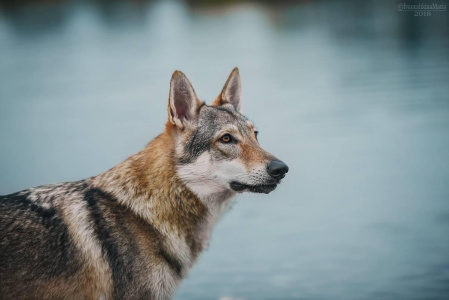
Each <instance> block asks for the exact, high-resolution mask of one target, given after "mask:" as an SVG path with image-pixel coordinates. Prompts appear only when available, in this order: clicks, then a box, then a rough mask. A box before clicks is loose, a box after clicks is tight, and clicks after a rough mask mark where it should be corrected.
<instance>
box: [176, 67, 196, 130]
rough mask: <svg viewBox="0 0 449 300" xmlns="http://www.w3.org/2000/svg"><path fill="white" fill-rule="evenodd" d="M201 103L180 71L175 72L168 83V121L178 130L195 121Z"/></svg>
mask: <svg viewBox="0 0 449 300" xmlns="http://www.w3.org/2000/svg"><path fill="white" fill-rule="evenodd" d="M200 105H201V101H200V100H198V98H197V97H196V94H195V91H194V89H193V87H192V84H191V83H190V81H189V80H188V79H187V77H186V75H184V74H183V73H182V72H181V71H175V72H174V73H173V75H172V77H171V81H170V96H169V99H168V119H169V120H170V122H171V123H172V124H174V125H176V126H178V127H180V128H184V127H185V126H186V124H188V123H189V122H191V121H194V120H196V118H197V116H198V111H197V110H198V107H199V106H200Z"/></svg>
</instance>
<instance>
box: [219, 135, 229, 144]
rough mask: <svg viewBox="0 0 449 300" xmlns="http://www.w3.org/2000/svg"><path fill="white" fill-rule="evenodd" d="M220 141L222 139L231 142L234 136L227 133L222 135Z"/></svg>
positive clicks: (224, 141)
mask: <svg viewBox="0 0 449 300" xmlns="http://www.w3.org/2000/svg"><path fill="white" fill-rule="evenodd" d="M220 141H222V142H223V143H229V142H230V141H232V137H231V135H230V134H225V135H224V136H222V137H221V139H220Z"/></svg>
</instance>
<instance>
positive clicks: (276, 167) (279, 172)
mask: <svg viewBox="0 0 449 300" xmlns="http://www.w3.org/2000/svg"><path fill="white" fill-rule="evenodd" d="M267 171H268V174H270V176H271V177H273V178H274V179H282V178H284V176H285V173H287V172H288V166H287V165H286V164H285V163H284V162H282V161H280V160H273V161H271V162H270V163H269V164H268V166H267Z"/></svg>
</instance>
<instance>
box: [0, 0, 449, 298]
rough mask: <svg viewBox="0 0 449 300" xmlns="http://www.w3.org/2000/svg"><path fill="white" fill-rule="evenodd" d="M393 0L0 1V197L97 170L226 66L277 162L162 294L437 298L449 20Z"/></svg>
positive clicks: (445, 224)
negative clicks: (276, 182)
mask: <svg viewBox="0 0 449 300" xmlns="http://www.w3.org/2000/svg"><path fill="white" fill-rule="evenodd" d="M398 3H400V2H395V1H365V2H362V1H303V2H294V1H290V2H283V1H280V2H279V1H278V2H274V1H273V2H269V1H265V2H236V1H234V2H231V3H229V2H227V1H220V3H215V2H210V1H209V2H208V1H187V2H184V1H128V2H125V1H118V0H114V1H42V2H35V1H34V2H33V1H29V2H22V1H11V0H10V1H2V2H0V140H1V144H0V145H1V147H0V170H1V172H0V194H7V193H12V192H15V191H18V190H21V189H25V188H28V187H32V186H36V185H41V184H46V183H55V182H61V181H72V180H78V179H82V178H86V177H90V176H92V175H95V174H98V173H100V172H102V171H104V170H107V169H108V168H110V167H112V166H114V165H116V164H117V163H119V162H120V161H122V160H124V159H125V158H127V157H128V156H129V155H131V154H133V153H135V152H137V151H139V150H140V149H142V148H143V147H144V145H145V144H146V143H147V142H149V141H150V140H151V139H152V138H153V137H155V136H156V135H157V134H159V133H160V132H161V131H162V130H163V127H164V123H165V121H166V118H167V112H166V108H167V97H168V87H169V80H170V76H171V73H172V72H173V71H174V70H175V69H180V70H182V71H183V72H185V73H186V74H187V76H188V77H189V78H190V80H191V81H192V83H193V85H194V87H195V89H196V91H197V93H198V95H199V97H201V98H202V99H205V100H207V101H209V103H210V101H211V100H212V99H214V98H215V96H217V95H218V93H219V91H220V90H221V88H222V86H223V84H224V82H225V80H226V78H227V76H228V74H229V72H230V71H231V70H232V68H233V67H235V66H238V67H239V68H240V72H241V76H242V81H243V88H244V92H243V93H244V97H243V101H244V103H243V110H244V113H245V114H246V115H247V116H249V117H250V118H251V119H252V120H253V121H254V122H255V123H256V125H257V126H258V128H259V131H260V135H259V136H260V142H261V144H262V146H264V147H265V148H266V149H267V150H269V151H271V152H272V153H274V154H275V155H277V156H278V157H279V158H281V159H282V160H284V161H285V162H287V164H288V165H289V166H290V172H289V174H288V176H287V177H286V179H285V180H284V182H283V183H282V184H281V185H280V186H279V188H278V189H277V190H276V191H275V192H273V193H271V194H269V195H249V194H245V195H242V196H240V197H238V199H237V202H236V203H235V205H234V206H233V209H232V210H231V211H230V212H229V213H228V214H227V215H226V216H225V217H224V219H223V220H222V222H221V223H219V225H218V226H217V228H216V230H215V232H214V235H213V238H212V241H211V244H210V248H209V250H208V251H206V252H205V253H204V254H203V256H202V257H201V259H200V261H199V263H198V264H197V265H196V266H195V267H194V269H193V270H192V272H191V273H190V275H189V277H188V278H187V279H186V280H185V281H184V282H183V283H182V285H181V286H180V288H179V290H178V293H177V295H176V299H230V298H232V299H348V300H350V299H449V160H448V159H449V96H448V95H449V85H448V83H449V58H448V53H449V18H448V16H449V15H448V12H433V13H432V16H430V17H414V16H413V13H412V12H398V11H397V4H398Z"/></svg>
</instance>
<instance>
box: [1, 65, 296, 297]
mask: <svg viewBox="0 0 449 300" xmlns="http://www.w3.org/2000/svg"><path fill="white" fill-rule="evenodd" d="M240 105H241V81H240V75H239V71H238V69H237V68H235V69H234V70H233V71H232V73H231V75H230V76H229V78H228V80H227V82H226V84H225V85H224V88H223V90H222V92H221V93H220V95H219V96H218V97H217V98H216V100H215V101H214V102H213V103H212V104H211V105H206V104H205V103H204V102H203V101H201V100H200V99H199V98H198V97H197V96H196V94H195V91H194V89H193V87H192V85H191V83H190V82H189V80H188V79H187V77H186V76H185V75H184V74H183V73H181V72H180V71H175V72H174V73H173V76H172V78H171V82H170V92H169V101H168V121H167V123H166V125H165V130H164V132H163V133H162V134H160V135H159V136H158V137H156V138H155V139H154V140H153V141H152V142H150V143H149V144H148V145H147V146H146V147H145V148H144V149H143V150H142V151H141V152H139V153H137V154H135V155H133V156H131V157H129V158H128V159H126V160H125V161H123V162H122V163H120V164H119V165H117V166H115V167H113V168H112V169H110V170H108V171H106V172H104V173H102V174H100V175H97V176H94V177H91V178H88V179H85V180H81V181H77V182H68V183H60V184H52V185H45V186H39V187H35V188H30V189H28V190H24V191H21V192H17V193H14V194H10V195H6V196H1V197H0V298H1V299H24V298H26V299H144V298H145V299H170V298H172V297H173V294H174V292H175V290H176V287H177V286H178V284H179V283H180V281H181V279H182V278H184V277H185V276H186V274H187V272H188V271H189V269H191V267H192V266H193V264H194V263H195V261H196V260H197V259H198V256H199V255H200V253H201V252H202V251H203V250H204V249H205V248H206V247H207V244H208V240H209V237H210V235H211V232H212V229H213V226H214V225H215V223H216V222H217V220H218V219H219V218H220V216H221V215H222V214H223V213H224V212H225V211H226V210H227V209H228V208H229V206H230V204H231V201H232V200H231V199H232V198H233V196H234V195H235V194H236V193H239V192H244V191H249V192H255V193H269V192H271V191H273V190H274V189H275V188H276V186H277V185H278V184H279V182H280V180H281V179H282V178H284V176H285V174H286V173H287V172H288V167H287V165H286V164H285V163H283V162H282V161H280V160H279V159H277V158H276V157H274V156H273V155H271V154H270V153H268V152H266V151H265V150H263V149H262V148H261V147H260V145H259V143H258V141H257V131H256V130H255V127H254V124H253V123H252V122H251V121H249V120H248V119H247V118H246V117H245V116H243V115H242V114H241V113H240Z"/></svg>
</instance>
